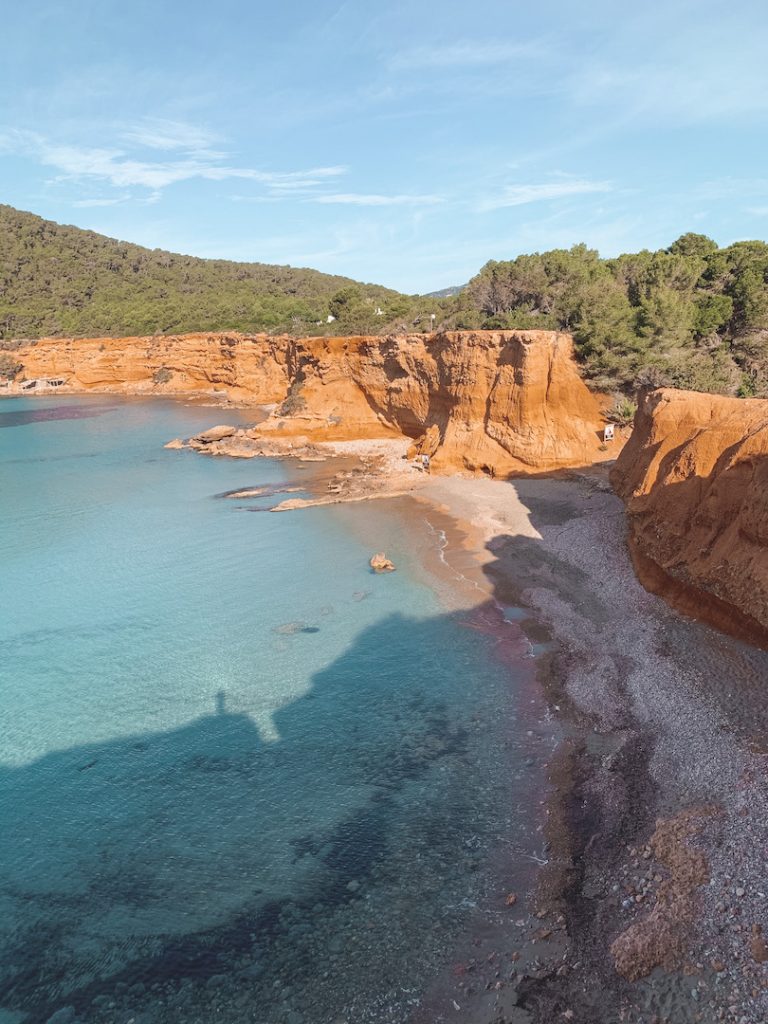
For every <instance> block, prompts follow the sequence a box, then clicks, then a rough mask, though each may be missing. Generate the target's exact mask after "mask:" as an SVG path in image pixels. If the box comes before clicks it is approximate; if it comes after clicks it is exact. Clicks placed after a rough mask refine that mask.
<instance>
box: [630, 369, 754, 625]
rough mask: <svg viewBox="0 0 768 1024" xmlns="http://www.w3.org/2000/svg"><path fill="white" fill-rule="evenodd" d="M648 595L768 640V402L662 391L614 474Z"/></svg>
mask: <svg viewBox="0 0 768 1024" xmlns="http://www.w3.org/2000/svg"><path fill="white" fill-rule="evenodd" d="M611 483H612V484H613V486H614V488H615V490H616V491H617V493H618V494H619V495H620V497H622V498H623V499H624V501H625V502H626V506H627V514H628V517H629V530H630V549H631V551H632V555H633V558H634V561H635V565H636V568H637V570H638V574H639V576H640V578H641V580H642V581H643V583H644V584H645V585H646V586H647V587H648V589H649V590H652V591H654V592H655V593H659V594H661V595H662V596H664V597H666V598H667V599H668V600H669V601H670V602H671V603H672V604H674V605H675V606H676V607H678V608H680V609H681V610H682V611H684V612H687V613H689V614H692V615H695V616H697V617H701V618H704V619H706V620H708V621H710V622H711V623H713V624H714V625H716V626H718V627H719V628H721V629H724V630H727V631H728V632H733V633H736V634H739V635H742V636H744V637H746V638H747V639H750V640H752V641H753V642H758V643H761V644H763V645H764V644H765V643H766V642H767V641H768V401H764V400H759V399H739V398H724V397H722V396H720V395H708V394H700V393H698V392H692V391H675V390H672V389H666V388H665V389H662V390H659V391H653V392H649V393H646V394H645V395H644V396H643V397H642V398H641V401H640V405H639V408H638V411H637V416H636V418H635V427H634V431H633V433H632V436H631V438H630V440H629V441H628V442H627V445H626V446H625V448H624V449H623V451H622V452H621V454H620V455H619V458H618V460H617V463H616V465H615V466H614V468H613V470H612V471H611Z"/></svg>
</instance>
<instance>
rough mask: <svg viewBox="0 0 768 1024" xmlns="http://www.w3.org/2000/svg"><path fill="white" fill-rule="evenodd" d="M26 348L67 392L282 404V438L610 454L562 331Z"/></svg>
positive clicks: (505, 467)
mask: <svg viewBox="0 0 768 1024" xmlns="http://www.w3.org/2000/svg"><path fill="white" fill-rule="evenodd" d="M16 355H17V358H18V360H19V362H21V363H22V364H23V367H24V369H23V372H22V375H23V376H25V377H27V378H36V379H43V380H44V379H46V378H50V377H53V376H56V377H57V378H63V379H64V380H65V382H66V383H65V384H64V385H62V387H61V388H60V390H62V391H65V390H70V391H87V390H92V391H99V392H108V393H121V394H188V393H190V392H191V393H205V394H210V393H211V392H212V391H215V392H218V393H219V394H221V395H222V396H223V397H226V398H229V399H231V400H234V401H240V402H243V401H246V402H253V403H255V404H266V405H275V406H276V407H277V408H276V411H275V412H274V413H273V414H272V417H271V418H270V421H268V422H267V423H265V424H263V427H264V430H265V431H266V432H269V431H271V430H274V431H276V432H277V431H279V434H280V436H281V437H289V436H299V435H300V436H302V437H305V438H307V439H308V440H310V441H320V440H350V439H358V438H376V437H392V436H406V437H410V438H412V439H413V440H414V441H415V442H417V445H418V443H419V439H420V438H424V442H422V445H421V447H423V448H428V449H429V451H430V452H432V454H433V465H434V466H435V467H436V468H438V469H443V470H446V469H460V470H468V471H471V472H477V471H483V472H488V473H491V474H493V475H497V476H506V475H509V474H511V473H520V472H538V471H547V470H553V469H558V468H561V467H566V466H579V465H588V464H590V463H592V462H595V461H596V460H598V459H600V458H601V457H607V455H608V454H610V453H605V452H601V438H600V428H601V426H602V422H603V420H602V416H601V413H600V409H599V406H598V403H597V401H596V399H595V398H594V396H593V395H592V394H591V393H590V392H589V390H588V389H587V387H586V386H585V384H584V382H583V381H582V379H581V377H580V376H579V372H578V369H577V367H576V364H575V362H574V360H573V347H572V342H571V339H570V337H569V336H568V335H566V334H560V333H556V332H550V331H471V332H469V331H465V332H448V333H444V334H436V335H423V334H409V335H399V336H392V337H342V338H298V339H296V338H287V337H268V336H265V335H254V336H241V335H234V334H190V335H182V336H177V337H152V338H86V339H77V340H73V339H59V338H45V339H42V340H41V341H38V342H36V343H35V344H33V345H29V346H26V347H23V348H20V349H19V350H18V352H17V354H16ZM16 387H18V385H13V388H14V389H15V388H16ZM435 441H437V444H435Z"/></svg>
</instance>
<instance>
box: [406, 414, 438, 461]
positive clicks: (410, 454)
mask: <svg viewBox="0 0 768 1024" xmlns="http://www.w3.org/2000/svg"><path fill="white" fill-rule="evenodd" d="M439 447H440V428H439V427H438V426H437V424H436V423H433V424H432V426H431V427H429V428H428V429H427V431H426V433H424V434H422V435H421V437H419V438H417V440H415V441H414V442H413V444H411V445H410V446H409V447H408V451H407V452H406V456H405V457H406V458H407V459H408V460H409V461H411V460H412V459H415V458H418V457H419V456H421V455H428V456H429V457H430V458H432V456H433V455H434V454H435V452H436V451H437V449H438V448H439Z"/></svg>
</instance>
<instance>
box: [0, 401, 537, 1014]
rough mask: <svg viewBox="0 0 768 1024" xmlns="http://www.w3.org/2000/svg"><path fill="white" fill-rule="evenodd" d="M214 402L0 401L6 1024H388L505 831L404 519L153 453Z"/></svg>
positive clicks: (1, 922)
mask: <svg viewBox="0 0 768 1024" xmlns="http://www.w3.org/2000/svg"><path fill="white" fill-rule="evenodd" d="M221 415H222V414H221V413H220V412H219V413H217V412H215V411H214V410H211V409H208V408H203V407H199V406H197V407H196V406H185V405H183V404H181V403H172V402H165V401H151V402H149V401H138V400H137V401H120V400H111V399H108V398H88V399H74V398H69V399H67V398H58V397H52V398H51V399H50V400H39V399H38V400H30V399H13V400H9V401H4V402H2V403H0V606H1V607H0V702H1V705H0V715H1V722H2V731H1V732H0V821H1V822H2V825H1V826H0V1022H2V1024H9V1022H17V1021H29V1022H30V1024H36V1022H38V1021H39V1022H45V1021H47V1020H48V1019H49V1018H50V1017H51V1015H53V1014H54V1013H57V1012H58V1013H59V1016H58V1017H57V1018H56V1024H66V1021H68V1020H69V1021H71V1020H78V1021H81V1022H90V1021H115V1022H123V1024H129V1022H130V1021H133V1022H134V1024H149V1022H151V1021H179V1022H181V1021H184V1022H190V1021H195V1020H199V1021H211V1020H214V1019H215V1020H217V1021H232V1022H238V1021H260V1022H264V1024H283V1022H285V1024H301V1022H307V1024H309V1022H312V1024H323V1022H325V1021H328V1022H331V1021H338V1022H341V1021H344V1020H346V1021H348V1022H349V1024H356V1022H358V1021H366V1020H370V1021H397V1022H400V1021H405V1020H407V1019H408V1014H409V1013H410V1011H411V1008H412V1007H414V1006H416V1005H417V1004H418V1001H419V993H420V991H421V989H422V987H423V986H424V985H426V984H428V983H429V980H430V978H431V977H432V976H433V975H434V973H435V972H436V971H438V970H439V969H440V966H441V964H442V963H443V962H444V961H445V959H446V957H447V956H449V954H450V949H451V943H452V942H453V940H454V937H455V936H456V935H458V934H459V933H460V932H461V929H462V928H463V927H464V926H465V924H466V920H467V918H468V916H469V915H470V914H471V913H472V912H473V909H474V908H475V907H476V905H477V903H478V901H479V900H481V898H482V892H483V887H484V885H486V883H487V879H486V877H485V874H484V871H485V864H486V860H487V856H488V853H489V851H490V850H492V849H493V848H495V847H496V846H498V844H499V843H500V842H502V841H503V840H504V838H505V837H507V836H508V835H509V834H510V829H513V828H514V819H515V806H514V795H513V791H512V788H511V784H510V777H511V773H512V769H514V768H515V758H516V756H517V755H516V748H515V743H516V740H515V727H514V715H515V713H516V712H515V675H514V670H513V669H512V668H510V666H509V665H503V664H502V663H501V661H500V659H499V657H498V655H499V643H500V641H499V637H498V636H497V635H494V632H493V630H489V629H486V628H471V627H473V626H476V625H477V623H473V622H472V621H471V620H472V613H471V612H461V613H459V612H449V611H447V610H446V608H445V607H444V605H443V604H442V603H441V601H440V599H439V597H438V595H437V592H436V591H435V589H434V588H433V587H432V586H430V581H429V579H428V578H427V577H425V575H424V573H423V572H422V571H421V569H419V568H418V566H417V562H418V561H419V558H418V555H419V551H418V547H419V544H426V543H428V542H429V541H428V534H427V531H426V529H424V530H421V531H420V530H419V529H418V528H416V527H414V529H413V530H412V531H406V530H404V529H403V528H402V523H401V522H398V520H397V518H396V517H393V516H388V515H387V511H386V508H385V507H384V505H385V504H386V503H363V504H362V505H361V506H359V507H356V508H355V509H352V508H351V507H347V508H345V509H344V510H343V512H341V511H334V509H333V508H314V509H307V510H302V511H300V512H294V513H285V514H269V513H264V512H259V511H253V509H254V508H259V507H261V508H264V507H265V506H268V505H269V504H270V503H271V502H272V501H277V500H279V497H277V498H268V497H267V498H261V499H251V500H247V501H233V500H230V499H226V498H222V497H219V496H218V495H221V494H222V493H223V492H226V491H229V490H233V489H238V488H242V487H246V486H252V485H256V484H259V485H260V484H272V485H281V484H292V485H293V486H297V481H299V482H300V481H301V480H302V479H303V478H306V477H308V476H310V475H311V473H312V471H313V470H312V467H306V468H305V469H303V470H302V469H300V467H298V466H296V465H295V464H281V463H279V462H270V461H264V460H250V461H246V460H232V459H212V458H205V457H202V456H199V455H196V454H195V453H192V452H188V451H182V452H179V451H171V450H165V449H164V448H163V444H164V443H165V442H166V441H167V440H169V439H170V438H172V437H176V436H189V435H190V434H192V433H194V432H195V431H197V430H200V429H203V428H205V427H207V426H210V425H211V424H212V423H214V422H216V421H217V418H221ZM225 418H226V419H227V420H229V421H233V419H234V418H236V414H235V417H233V414H232V413H231V412H228V413H227V414H226V415H225ZM302 474H304V477H303V476H302ZM374 504H377V505H378V506H379V507H377V508H376V509H375V510H373V509H372V508H371V507H366V505H368V506H372V505H374ZM350 516H352V517H353V520H351V519H350ZM351 526H352V527H354V528H351ZM382 541H384V542H385V544H382ZM382 546H386V549H387V552H388V554H390V556H391V557H393V558H394V560H395V562H396V564H397V565H398V567H399V569H398V572H396V573H394V574H391V575H388V576H375V575H373V574H371V572H370V570H369V567H368V559H369V557H370V554H371V553H372V551H373V550H376V549H378V548H380V547H382ZM518 775H519V772H518Z"/></svg>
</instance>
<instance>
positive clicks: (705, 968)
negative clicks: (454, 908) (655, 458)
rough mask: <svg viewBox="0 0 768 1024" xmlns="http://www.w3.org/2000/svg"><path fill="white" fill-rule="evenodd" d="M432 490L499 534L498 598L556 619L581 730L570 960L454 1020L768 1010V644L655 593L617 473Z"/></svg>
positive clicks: (571, 821) (557, 703)
mask: <svg viewBox="0 0 768 1024" xmlns="http://www.w3.org/2000/svg"><path fill="white" fill-rule="evenodd" d="M422 494H423V496H424V497H425V498H428V499H429V500H430V501H433V502H435V503H437V504H438V505H440V506H442V508H443V509H444V510H445V511H446V512H447V513H448V514H450V515H452V516H453V517H455V518H457V519H459V520H462V521H464V522H466V523H468V524H469V526H470V535H472V534H474V536H475V538H477V536H478V533H479V534H480V535H481V536H482V537H483V538H484V541H485V550H484V551H482V552H478V557H479V558H480V560H481V561H482V563H483V569H484V572H485V573H486V575H487V576H488V578H489V580H490V581H491V582H492V584H493V591H494V596H495V599H496V600H497V601H498V602H499V603H501V604H503V605H510V606H514V605H517V606H519V605H522V606H526V607H528V608H530V609H531V611H532V613H533V614H532V619H531V622H529V623H527V624H526V623H525V622H524V623H523V628H526V629H529V630H531V634H532V635H531V640H532V642H538V641H540V640H541V627H542V624H543V625H545V626H546V627H547V628H548V629H549V630H550V631H551V633H552V636H553V639H554V640H555V642H556V644H555V646H556V653H555V654H554V655H553V656H552V657H551V659H550V660H549V661H547V662H546V663H545V666H544V668H543V670H542V676H541V678H542V683H543V684H544V685H545V687H546V691H547V695H548V698H549V701H550V705H551V708H552V712H553V714H554V715H556V716H558V718H559V720H560V721H561V723H562V727H563V733H564V736H565V739H564V741H563V743H562V744H561V746H560V749H559V750H558V752H557V753H556V754H555V756H554V757H553V758H551V759H550V763H549V773H550V779H551V782H552V784H553V796H552V799H551V801H550V806H549V812H548V813H549V820H550V826H549V835H548V841H549V862H548V864H547V866H546V867H545V868H544V869H543V870H542V873H541V898H542V900H543V901H546V902H547V903H548V905H549V907H550V910H551V912H552V914H553V915H556V914H559V913H562V914H564V915H565V918H566V921H567V933H568V947H567V949H566V952H565V957H564V959H563V953H562V949H561V948H560V947H558V950H557V953H556V954H555V952H554V950H553V952H552V954H551V955H550V956H549V958H547V956H546V955H545V953H544V951H543V947H544V945H545V943H542V944H541V947H542V948H540V951H539V962H538V963H537V964H536V965H535V967H536V969H535V970H534V969H527V970H526V971H525V973H523V974H522V976H520V977H518V978H517V979H515V981H514V982H513V983H512V984H511V985H510V986H505V987H504V989H503V990H502V991H501V992H499V993H498V994H497V995H496V997H495V999H494V1001H493V1002H492V1003H491V1004H490V1005H489V1004H488V1001H487V999H486V1000H485V1001H484V1002H483V1003H482V1004H480V1003H475V1004H472V1003H471V1002H470V1003H469V1004H466V1010H465V1012H464V1013H462V1015H461V1016H459V1014H456V1016H455V1017H454V1018H453V1019H455V1020H459V1019H461V1020H467V1021H472V1022H473V1024H488V1022H491V1021H493V1022H495V1024H501V1022H505V1021H507V1022H510V1024H522V1022H524V1021H528V1022H540V1024H554V1022H556V1021H573V1022H577V1024H578V1022H583V1024H614V1022H620V1021H626V1022H635V1024H639V1022H644V1024H650V1022H651V1021H655V1022H657V1024H661V1022H669V1024H689V1022H690V1024H693V1022H701V1024H710V1022H714V1021H720V1020H723V1021H730V1022H737V1024H764V1022H765V1021H766V1020H768V963H767V961H768V948H766V943H765V942H764V940H763V936H764V935H766V936H768V878H767V877H766V868H765V865H766V851H768V785H767V784H766V771H765V769H766V757H767V756H768V653H765V652H761V651H758V650H756V649H754V648H751V647H749V646H747V645H745V644H743V643H741V642H739V641H737V640H733V639H731V638H729V637H725V636H723V635H722V634H720V633H717V632H715V631H713V630H711V629H709V628H707V627H705V626H703V625H700V624H698V623H696V622H692V621H689V620H686V619H684V618H682V617H681V616H679V615H677V614H676V613H675V612H674V611H672V610H671V609H670V608H669V607H668V606H667V605H666V604H665V603H664V602H663V601H662V600H661V599H659V598H657V597H654V596H653V595H651V594H649V593H647V592H646V591H645V590H644V589H643V588H642V586H641V585H640V584H639V583H638V581H637V579H636V577H635V574H634V572H633V570H632V566H631V563H630V560H629V556H628V553H627V549H626V543H625V517H624V510H623V506H622V505H621V503H620V502H619V501H618V499H617V498H616V497H615V496H614V495H612V494H611V493H610V490H609V488H608V485H607V482H606V478H605V475H604V474H603V473H600V472H597V473H595V474H579V475H572V476H571V477H570V478H568V479H565V478H563V479H554V478H550V479H526V480H516V481H513V482H508V483H502V482H497V481H491V480H487V479H472V480H466V479H458V478H439V479H435V480H432V481H430V482H429V484H428V485H427V486H426V487H425V488H424V490H423V491H422ZM474 546H475V544H474V543H473V547H474ZM462 1005H465V1004H464V1002H462ZM473 1005H474V1009H472V1007H473ZM465 1014H466V1015H465ZM445 1019H447V1018H445Z"/></svg>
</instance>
